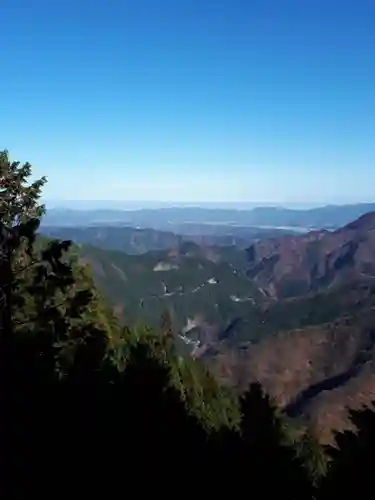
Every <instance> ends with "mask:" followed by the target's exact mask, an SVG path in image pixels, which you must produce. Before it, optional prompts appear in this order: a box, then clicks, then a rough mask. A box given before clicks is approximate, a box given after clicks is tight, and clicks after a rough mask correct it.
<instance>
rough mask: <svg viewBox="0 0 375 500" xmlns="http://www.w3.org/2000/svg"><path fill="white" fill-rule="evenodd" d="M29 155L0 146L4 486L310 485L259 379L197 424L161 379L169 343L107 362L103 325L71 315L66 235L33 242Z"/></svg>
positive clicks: (23, 490)
mask: <svg viewBox="0 0 375 500" xmlns="http://www.w3.org/2000/svg"><path fill="white" fill-rule="evenodd" d="M30 168H31V167H30V165H28V164H26V165H24V166H23V167H20V166H19V164H18V163H11V162H10V161H9V158H8V154H7V152H3V153H1V154H0V235H1V240H0V243H1V255H0V292H1V299H2V302H1V307H0V403H1V427H0V439H1V446H0V451H1V454H2V459H3V460H2V464H3V465H2V469H0V470H1V474H2V480H3V481H2V483H1V484H2V486H3V488H4V487H5V484H6V485H7V486H8V487H11V488H12V490H11V492H12V494H11V496H17V497H23V496H26V495H27V496H28V497H31V496H34V495H38V496H40V497H41V496H42V495H45V494H48V495H49V496H50V497H55V496H57V495H61V494H66V495H69V496H73V495H77V494H79V495H85V496H86V497H87V496H88V497H91V496H93V495H95V496H98V495H99V494H105V495H107V496H108V495H110V494H116V495H118V494H123V495H126V494H129V495H130V494H131V495H137V496H139V495H140V494H143V493H144V494H152V495H160V493H162V494H163V495H164V496H168V495H171V496H172V495H173V496H177V495H181V493H183V494H198V493H199V492H204V493H205V494H213V493H215V494H217V493H221V494H223V493H224V492H225V491H226V494H231V493H232V492H235V493H237V492H238V493H239V492H241V494H243V493H244V492H246V491H249V489H250V490H251V491H250V493H251V496H252V497H254V498H263V497H265V496H268V495H269V494H272V495H273V496H274V495H275V494H277V495H285V497H287V498H289V499H301V500H302V499H305V498H306V499H307V498H311V496H312V489H311V485H310V482H309V480H308V477H307V474H306V469H305V468H304V467H303V465H302V464H301V461H300V460H299V459H298V457H297V454H296V451H295V449H294V448H293V446H292V445H290V444H288V443H287V442H286V432H285V429H284V427H283V425H282V419H281V417H280V416H279V415H278V414H277V411H276V408H275V407H273V405H272V404H271V401H270V400H269V398H268V397H267V396H265V395H264V394H263V392H262V390H261V388H260V386H259V385H257V384H255V385H252V386H251V387H250V389H249V391H248V392H247V393H246V394H245V395H244V396H243V397H242V398H241V401H240V405H241V411H242V420H241V422H240V424H239V429H235V428H231V429H230V428H229V427H223V428H221V429H220V430H219V431H215V430H212V429H211V430H210V431H209V430H207V428H206V427H205V426H203V425H202V423H201V422H200V421H199V419H198V418H196V417H195V416H193V415H192V413H191V412H190V411H189V409H188V408H187V405H186V403H185V402H184V401H183V400H182V398H181V393H180V392H179V391H178V390H177V389H175V388H174V387H173V386H172V383H171V375H170V362H169V361H170V360H169V358H168V356H172V355H173V349H172V348H171V349H168V352H167V350H166V352H164V354H163V355H160V353H157V352H155V349H153V346H151V347H150V346H149V345H146V344H144V343H143V344H142V343H138V344H137V345H136V346H132V347H131V348H130V349H129V352H128V353H127V356H126V360H125V369H123V366H122V365H121V364H119V363H118V362H117V359H118V358H119V357H120V356H117V355H116V353H115V355H113V346H111V349H110V348H109V345H108V337H107V334H106V332H105V331H104V330H103V329H102V328H101V326H100V325H98V324H96V322H95V321H90V320H87V319H86V320H84V321H83V319H82V318H83V317H84V316H85V315H86V313H87V309H89V307H88V306H90V304H91V302H90V301H91V298H92V293H91V290H85V289H76V288H77V287H75V278H74V273H73V270H72V267H71V265H70V264H69V262H67V261H66V259H65V258H64V256H66V252H67V250H68V249H69V246H70V244H69V242H50V243H49V244H48V245H46V246H43V245H42V246H41V247H38V245H37V243H38V239H37V238H36V231H37V228H38V224H39V220H40V216H41V215H42V212H43V208H42V207H40V206H39V205H38V203H37V201H38V197H39V194H40V188H41V186H42V185H43V183H44V180H43V179H42V180H41V181H38V182H37V183H35V184H33V185H32V186H31V187H30V188H29V187H27V186H26V181H27V177H28V176H29V174H30ZM164 319H165V321H164V323H163V325H162V329H163V330H164V332H165V333H167V334H168V333H170V332H171V328H170V322H169V320H168V318H167V317H165V318H164ZM166 336H167V337H169V335H166ZM164 341H165V339H164ZM164 344H165V342H164ZM164 344H163V339H162V342H161V345H164ZM167 344H168V346H169V341H168V342H167ZM5 480H6V481H5ZM9 483H10V484H9ZM224 487H228V489H227V490H224V489H223V488H224ZM250 493H249V494H250Z"/></svg>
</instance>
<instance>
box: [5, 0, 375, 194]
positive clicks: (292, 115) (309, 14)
mask: <svg viewBox="0 0 375 500" xmlns="http://www.w3.org/2000/svg"><path fill="white" fill-rule="evenodd" d="M0 18H1V26H2V28H1V30H0V47H1V78H0V99H1V101H0V102H1V107H0V110H1V114H0V118H1V120H0V139H1V143H0V149H4V148H7V149H9V151H10V154H11V156H12V158H14V159H20V160H28V161H30V162H31V163H32V164H33V166H34V174H35V176H40V175H44V174H45V175H47V177H48V185H47V186H46V188H45V192H44V195H45V198H47V199H75V200H77V199H85V200H93V199H98V200H99V199H101V200H110V199H117V200H164V201H196V202H198V201H203V200H204V201H218V200H223V201H224V200H225V201H232V202H237V201H241V202H242V201H250V202H255V203H258V202H259V203H261V202H278V203H280V202H281V203H291V202H298V203H299V202H306V203H310V202H318V203H320V202H322V203H344V202H356V201H374V200H375V164H374V158H375V84H374V83H375V56H374V54H375V31H374V29H373V27H374V23H375V3H374V2H373V1H372V0H362V1H361V2H355V1H354V0H341V1H336V0H335V1H334V0H216V1H214V0H127V1H125V0H79V1H77V0H65V1H63V2H57V1H51V0H48V1H47V0H43V1H42V0H32V1H30V0H2V2H1V5H0Z"/></svg>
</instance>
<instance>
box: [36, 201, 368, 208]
mask: <svg viewBox="0 0 375 500" xmlns="http://www.w3.org/2000/svg"><path fill="white" fill-rule="evenodd" d="M42 202H43V203H44V204H45V205H46V207H47V208H50V209H51V208H53V209H73V210H78V209H80V210H100V209H110V210H139V209H158V208H211V209H234V210H251V209H253V208H257V207H277V208H289V209H299V210H308V209H311V208H320V207H325V206H327V205H332V206H346V205H362V204H368V203H375V201H359V202H357V203H339V204H327V203H305V204H303V203H272V202H264V203H251V202H210V201H206V202H200V203H198V202H189V201H180V202H179V201H169V202H168V201H166V202H160V201H153V200H148V201H142V200H139V201H136V200H131V201H129V200H128V201H126V200H45V199H44V200H42Z"/></svg>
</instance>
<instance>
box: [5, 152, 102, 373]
mask: <svg viewBox="0 0 375 500" xmlns="http://www.w3.org/2000/svg"><path fill="white" fill-rule="evenodd" d="M30 175H31V165H30V164H29V163H25V164H24V165H21V164H20V162H11V161H10V159H9V155H8V152H7V151H3V152H1V153H0V294H1V295H0V333H1V335H2V337H3V338H4V337H5V336H7V337H9V338H13V337H14V335H21V336H22V335H32V334H33V333H34V334H36V335H37V336H38V342H39V345H40V342H41V340H42V339H44V341H45V343H46V346H45V347H46V348H47V346H48V345H53V346H54V349H55V351H56V352H59V358H58V361H59V363H58V367H59V369H60V370H62V369H65V368H66V366H65V365H67V364H69V363H71V362H72V359H73V357H74V355H75V350H76V348H78V347H79V348H80V349H82V346H83V345H84V344H85V343H86V342H87V340H88V337H89V335H91V334H93V332H94V331H95V329H96V330H98V331H99V330H100V331H102V330H103V326H104V325H105V321H99V322H98V321H97V319H98V312H99V311H98V300H94V299H95V297H94V294H93V291H92V288H91V287H90V286H86V285H87V283H88V284H90V282H89V280H88V279H86V280H85V279H81V280H80V282H79V279H77V278H78V277H79V274H81V278H82V273H84V270H82V269H80V268H79V266H76V267H75V268H74V267H73V264H74V255H73V254H72V253H71V252H70V249H71V242H70V241H56V240H53V241H49V240H46V239H44V238H41V237H39V236H37V230H38V228H39V224H40V220H41V217H42V216H43V214H44V213H45V207H44V206H43V205H41V204H40V203H39V199H40V195H41V189H42V187H43V185H44V184H45V182H46V178H45V177H43V178H41V179H39V180H37V181H34V182H33V183H30V184H28V180H29V177H30ZM102 333H105V334H106V335H107V336H108V334H109V332H108V331H107V332H102ZM99 336H100V335H99ZM12 342H15V340H14V339H13V340H12ZM98 355H99V356H103V355H104V352H103V351H101V353H100V354H99V353H98Z"/></svg>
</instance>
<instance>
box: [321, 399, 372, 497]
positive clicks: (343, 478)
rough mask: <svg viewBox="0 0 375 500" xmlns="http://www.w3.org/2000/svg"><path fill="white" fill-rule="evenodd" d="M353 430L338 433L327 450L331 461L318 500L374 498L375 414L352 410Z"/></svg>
mask: <svg viewBox="0 0 375 500" xmlns="http://www.w3.org/2000/svg"><path fill="white" fill-rule="evenodd" d="M349 414H350V420H351V421H352V423H353V425H354V429H353V430H347V431H345V432H340V433H336V435H335V445H334V446H329V447H328V448H327V453H328V455H329V457H330V459H331V461H330V463H329V466H328V472H327V474H326V476H325V478H324V479H323V481H322V484H321V488H320V492H319V495H318V499H328V498H348V499H349V498H350V499H352V498H357V497H360V498H361V499H367V498H373V496H374V488H375V474H374V462H375V413H374V411H373V408H366V409H363V410H360V411H358V410H356V411H353V410H351V411H350V412H349Z"/></svg>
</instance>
